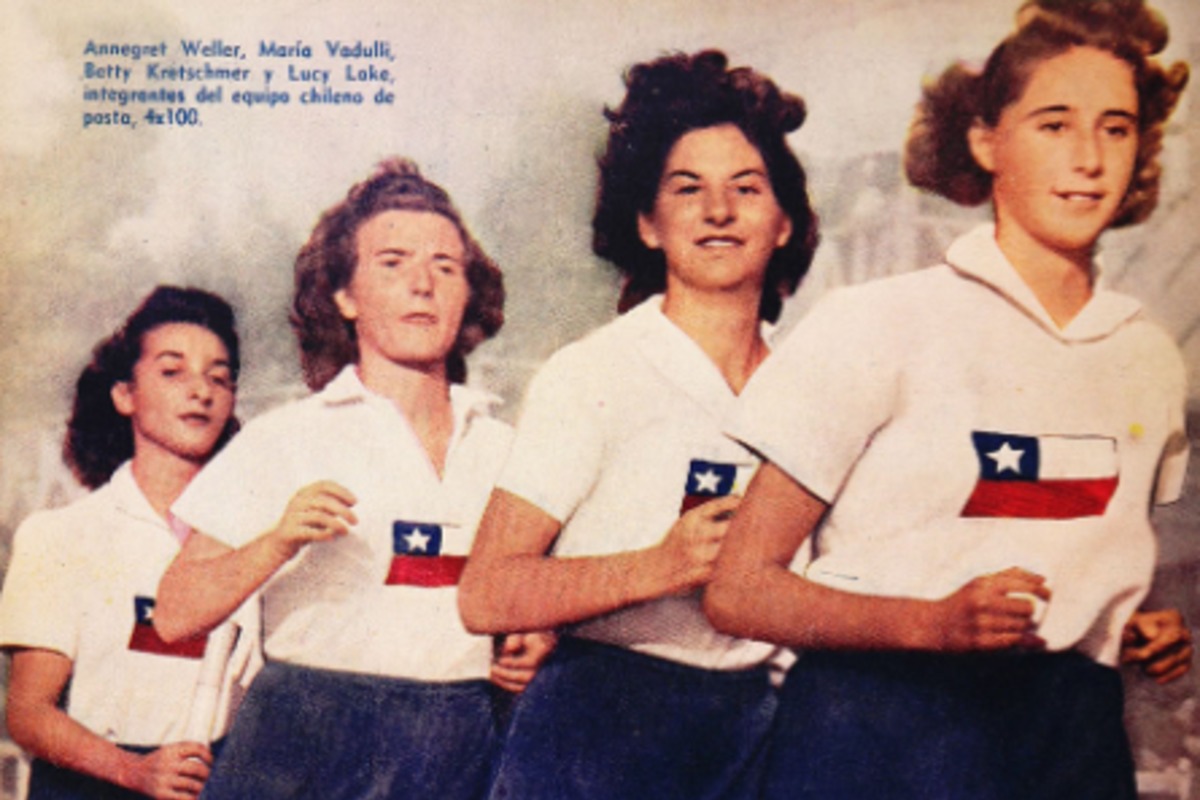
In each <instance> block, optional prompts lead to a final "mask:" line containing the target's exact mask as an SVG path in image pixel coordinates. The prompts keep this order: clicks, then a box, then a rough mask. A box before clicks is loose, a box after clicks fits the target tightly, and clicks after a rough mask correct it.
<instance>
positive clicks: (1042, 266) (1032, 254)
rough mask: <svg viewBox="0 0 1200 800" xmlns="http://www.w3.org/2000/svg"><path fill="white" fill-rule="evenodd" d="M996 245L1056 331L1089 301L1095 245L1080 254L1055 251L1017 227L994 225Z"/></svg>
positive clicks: (1077, 252) (1064, 325) (1076, 251)
mask: <svg viewBox="0 0 1200 800" xmlns="http://www.w3.org/2000/svg"><path fill="white" fill-rule="evenodd" d="M996 244H997V245H998V246H999V247H1000V251H1001V252H1002V253H1004V256H1005V258H1007V259H1008V262H1009V263H1010V264H1012V266H1013V268H1014V269H1015V270H1016V271H1017V274H1018V275H1020V276H1021V280H1022V281H1024V282H1025V285H1026V286H1028V287H1029V288H1030V290H1031V291H1032V292H1033V294H1034V296H1035V297H1036V298H1037V299H1038V302H1039V303H1041V305H1042V308H1044V309H1045V310H1046V313H1047V314H1049V315H1050V319H1052V320H1053V321H1054V324H1055V325H1057V326H1058V327H1059V328H1065V327H1066V326H1067V325H1069V324H1070V322H1071V320H1073V319H1075V317H1076V316H1077V315H1078V314H1079V312H1080V311H1082V310H1083V307H1084V306H1086V305H1087V303H1088V301H1089V300H1091V299H1092V291H1093V274H1092V257H1093V254H1094V252H1095V243H1094V242H1093V244H1092V246H1091V247H1088V248H1086V249H1082V250H1071V251H1063V250H1056V249H1054V248H1052V247H1048V246H1046V245H1045V244H1043V243H1041V242H1039V241H1037V240H1036V239H1034V238H1033V237H1031V236H1029V235H1028V234H1027V233H1025V232H1024V231H1023V230H1022V229H1021V228H1020V227H1019V226H1016V225H1003V224H997V226H996Z"/></svg>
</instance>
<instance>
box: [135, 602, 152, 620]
mask: <svg viewBox="0 0 1200 800" xmlns="http://www.w3.org/2000/svg"><path fill="white" fill-rule="evenodd" d="M133 613H134V616H136V617H137V624H138V625H153V624H154V598H153V597H135V598H133Z"/></svg>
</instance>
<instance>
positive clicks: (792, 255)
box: [592, 50, 818, 321]
mask: <svg viewBox="0 0 1200 800" xmlns="http://www.w3.org/2000/svg"><path fill="white" fill-rule="evenodd" d="M625 87H626V92H625V99H624V100H623V101H622V103H621V105H620V106H618V107H617V108H615V109H605V112H604V114H605V117H607V118H608V121H609V133H608V145H607V149H606V150H605V152H604V155H603V156H601V158H600V162H599V163H600V185H599V190H598V195H597V200H596V213H595V216H594V217H593V219H592V234H593V236H592V249H593V250H594V251H595V253H596V254H597V255H599V256H601V257H603V258H606V259H608V260H609V261H611V262H612V263H613V264H614V265H616V267H617V269H618V270H620V271H621V273H622V274H623V276H624V278H625V283H624V286H623V288H622V292H621V300H620V304H619V310H620V311H625V310H627V309H629V308H631V307H633V306H634V305H636V304H637V303H639V302H641V301H642V300H645V299H646V298H648V297H650V296H651V295H654V294H657V293H658V292H661V291H663V290H664V289H665V288H666V283H667V266H666V260H665V258H664V256H663V253H662V251H661V250H651V249H650V248H648V247H646V245H645V243H644V242H642V238H641V236H640V235H638V227H637V218H638V214H649V213H650V212H651V211H653V209H654V199H655V197H656V195H657V194H658V184H659V181H660V180H661V178H662V171H663V167H664V165H665V164H666V160H667V156H668V154H669V153H670V151H671V148H672V147H673V146H674V145H675V143H676V142H677V141H679V139H680V137H682V136H683V135H684V134H686V133H688V132H689V131H693V130H697V129H700V128H710V127H713V126H715V125H724V124H731V125H735V126H737V128H738V130H740V131H741V132H742V134H743V135H745V137H746V139H747V140H748V141H749V142H750V143H751V144H753V145H754V146H755V147H756V148H757V149H758V151H759V153H760V154H761V155H762V157H763V162H764V163H765V164H766V167H767V173H768V176H769V178H770V181H771V188H772V190H773V191H774V193H775V198H776V200H777V201H778V202H779V206H780V208H782V209H783V211H784V213H786V214H787V215H788V217H790V218H791V221H792V236H791V238H790V239H789V240H788V243H787V244H785V245H784V246H783V247H781V248H779V249H777V250H776V251H775V253H774V255H773V256H772V257H771V260H770V263H769V264H768V266H767V273H766V279H765V282H764V289H763V296H762V300H761V303H760V306H759V316H760V317H761V318H763V319H766V320H770V321H774V320H776V319H778V318H779V313H780V311H781V310H782V308H783V299H784V298H785V297H788V296H790V295H791V294H792V293H794V292H795V291H796V287H797V286H798V285H799V283H800V279H801V278H803V277H804V274H805V273H806V272H807V271H808V267H809V265H810V264H811V263H812V258H813V253H814V252H815V251H816V248H817V240H818V236H817V215H816V213H815V212H814V211H813V208H812V204H811V203H810V202H809V198H808V179H807V176H806V175H805V173H804V168H803V167H801V166H800V161H799V160H798V159H797V158H796V155H795V153H793V152H792V150H791V148H790V147H788V144H787V139H786V136H787V134H788V133H789V132H791V131H794V130H797V129H799V128H800V126H801V125H802V124H803V123H804V119H805V116H806V113H807V112H806V109H805V105H804V101H803V100H802V99H801V98H800V97H798V96H796V95H793V94H788V93H786V92H783V91H782V90H780V88H779V87H778V86H776V85H775V83H774V82H773V81H772V80H771V79H770V78H768V77H766V76H765V75H761V74H760V73H758V72H755V71H754V70H752V69H750V68H749V67H736V68H732V69H731V68H730V67H729V59H728V58H727V57H726V56H725V54H724V53H722V52H721V51H719V50H703V51H701V52H698V53H695V54H694V55H685V54H682V53H677V54H674V55H668V56H664V57H662V58H659V59H656V60H654V61H650V62H646V63H642V64H637V65H635V66H633V67H631V68H630V69H629V71H628V72H627V73H626V75H625Z"/></svg>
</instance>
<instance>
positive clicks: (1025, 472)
mask: <svg viewBox="0 0 1200 800" xmlns="http://www.w3.org/2000/svg"><path fill="white" fill-rule="evenodd" d="M971 440H972V441H973V442H974V444H975V455H976V456H978V458H979V475H980V477H981V478H983V479H984V480H989V481H1032V480H1037V476H1038V473H1039V465H1040V462H1041V454H1040V452H1039V449H1038V440H1037V437H1035V436H1018V435H1016V434H1011V433H990V432H986V431H973V432H972V433H971Z"/></svg>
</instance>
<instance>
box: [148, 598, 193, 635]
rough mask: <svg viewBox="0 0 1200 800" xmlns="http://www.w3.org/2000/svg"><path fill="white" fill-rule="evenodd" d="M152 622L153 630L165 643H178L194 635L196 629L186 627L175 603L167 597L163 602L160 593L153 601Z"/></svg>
mask: <svg viewBox="0 0 1200 800" xmlns="http://www.w3.org/2000/svg"><path fill="white" fill-rule="evenodd" d="M160 592H161V590H160ZM153 624H154V632H155V633H157V634H158V637H159V638H160V639H162V640H163V641H164V642H166V643H167V644H178V643H179V642H182V641H184V640H185V639H190V638H192V637H193V636H195V635H196V631H193V630H190V629H189V628H188V626H187V624H186V621H185V620H184V619H183V615H182V614H181V613H180V612H179V609H178V608H177V606H176V604H175V603H174V602H171V601H170V600H169V599H168V600H167V601H166V602H164V601H163V597H162V594H161V593H160V594H159V596H158V598H156V600H155V603H154V619H153Z"/></svg>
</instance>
